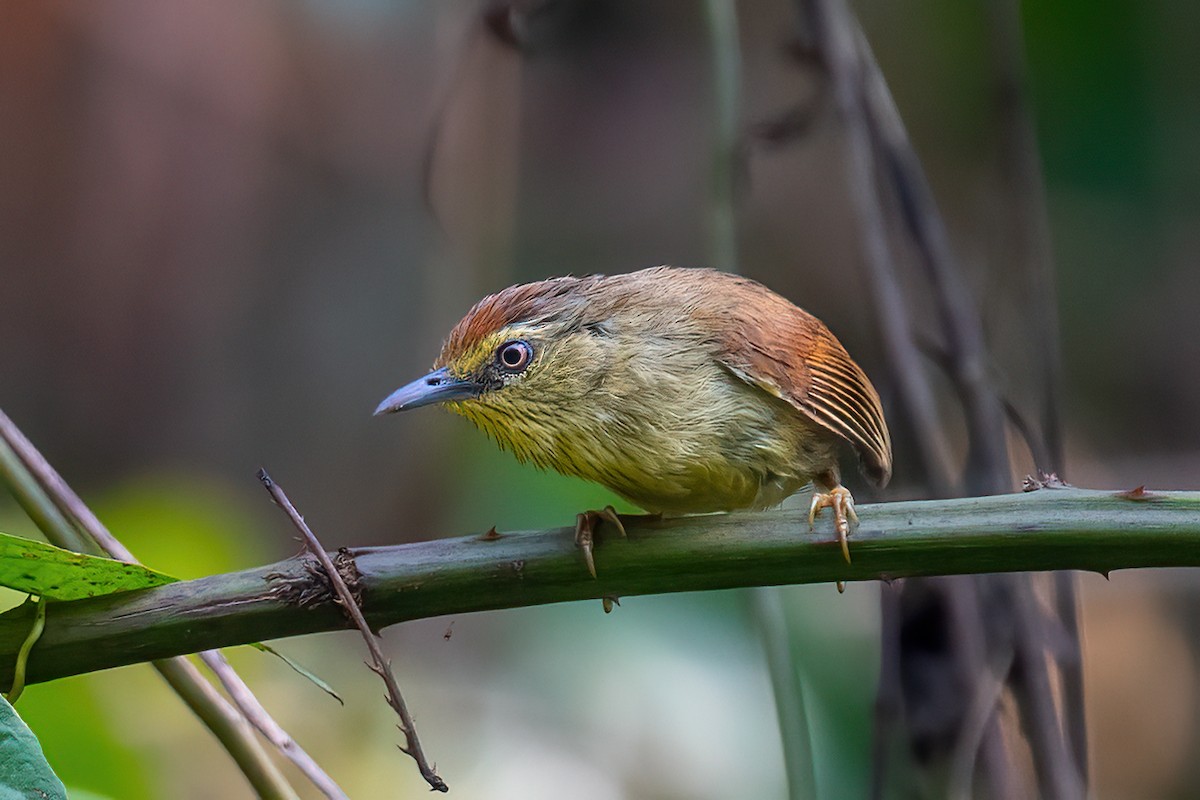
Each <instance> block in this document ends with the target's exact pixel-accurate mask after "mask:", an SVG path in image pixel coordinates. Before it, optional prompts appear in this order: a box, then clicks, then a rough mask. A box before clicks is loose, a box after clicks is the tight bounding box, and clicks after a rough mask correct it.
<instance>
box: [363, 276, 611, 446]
mask: <svg viewBox="0 0 1200 800" xmlns="http://www.w3.org/2000/svg"><path fill="white" fill-rule="evenodd" d="M594 282H595V279H594V278H554V279H551V280H545V281H540V282H537V283H530V284H522V285H518V286H511V287H509V288H507V289H505V290H503V291H501V292H498V293H496V294H494V295H490V296H488V297H485V298H484V299H482V300H480V301H479V302H478V303H476V304H475V307H474V308H472V309H471V310H470V311H469V312H467V315H466V316H465V317H463V318H462V320H461V321H460V322H459V323H458V324H457V325H455V326H454V329H453V330H452V331H451V332H450V335H449V336H448V337H447V338H446V342H445V344H444V345H443V346H442V352H441V354H440V355H439V356H438V358H437V360H436V361H435V362H434V365H433V366H434V369H433V371H432V372H430V373H429V374H428V375H425V376H424V377H421V378H418V379H417V380H415V381H413V382H412V383H409V384H407V385H405V386H402V387H400V388H399V389H397V390H396V391H395V392H393V393H392V394H391V395H389V396H388V397H387V398H386V399H385V400H384V401H383V402H382V403H380V404H379V407H378V408H377V409H375V414H376V415H379V414H387V413H393V412H397V411H407V410H409V409H411V408H418V407H420V406H425V405H431V404H434V403H438V404H442V405H444V406H446V407H447V408H449V409H450V410H451V411H454V412H456V413H458V414H462V415H463V416H465V417H467V418H469V419H470V420H471V421H472V422H474V423H475V424H477V425H479V426H480V427H481V428H483V429H484V430H485V431H486V432H487V433H488V434H490V435H491V436H493V438H495V439H497V441H499V442H500V444H502V445H504V446H507V447H509V448H510V449H512V450H513V451H514V452H515V453H516V454H517V455H518V456H519V457H521V458H523V459H524V458H526V457H535V455H536V454H535V453H533V452H531V449H530V448H531V445H532V444H533V443H532V442H530V441H527V440H529V439H531V438H533V439H535V440H537V439H539V438H540V439H542V440H544V439H545V436H546V435H547V434H553V433H554V432H555V428H556V426H560V425H562V424H563V418H564V415H565V414H569V413H570V410H571V408H572V401H573V400H578V399H579V398H581V397H583V396H584V395H585V394H586V393H587V392H588V390H589V389H590V388H591V387H592V386H593V385H594V384H595V382H596V381H597V380H598V379H599V377H600V373H601V372H602V370H603V369H604V366H605V359H604V358H603V352H602V351H603V350H604V347H603V345H602V344H601V343H598V342H597V341H595V340H596V338H597V337H596V336H595V328H596V326H595V325H591V326H589V324H588V319H587V318H588V308H589V298H588V291H587V290H588V289H589V288H590V287H591V286H592V285H594Z"/></svg>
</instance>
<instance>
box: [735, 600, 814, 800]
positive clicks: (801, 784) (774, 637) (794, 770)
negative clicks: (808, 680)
mask: <svg viewBox="0 0 1200 800" xmlns="http://www.w3.org/2000/svg"><path fill="white" fill-rule="evenodd" d="M780 592H781V590H780V589H778V588H776V587H773V586H772V587H763V588H758V589H752V590H750V592H749V593H748V595H747V596H748V598H749V601H750V610H751V613H752V614H753V615H754V621H755V623H756V627H757V628H758V632H759V641H761V642H762V646H763V650H764V651H765V653H764V654H765V656H766V660H767V669H768V671H769V672H770V675H771V687H772V689H773V690H774V694H775V714H776V716H777V717H778V720H779V736H780V739H781V740H782V744H783V763H784V767H785V768H786V771H787V782H788V797H790V798H792V800H807V798H812V797H816V796H817V778H816V767H815V765H814V764H813V748H812V734H811V733H810V731H809V718H808V713H807V711H806V710H805V705H804V682H803V681H802V680H801V677H800V670H799V667H798V665H797V664H796V661H795V659H794V658H792V651H791V634H790V632H789V630H788V624H787V616H786V613H785V610H784V607H783V600H782V597H781V596H780Z"/></svg>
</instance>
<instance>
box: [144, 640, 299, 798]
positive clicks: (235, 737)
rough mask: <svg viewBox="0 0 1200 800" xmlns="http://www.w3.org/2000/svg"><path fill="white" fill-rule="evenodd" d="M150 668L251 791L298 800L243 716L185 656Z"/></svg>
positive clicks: (160, 662) (266, 795)
mask: <svg viewBox="0 0 1200 800" xmlns="http://www.w3.org/2000/svg"><path fill="white" fill-rule="evenodd" d="M154 668H155V669H157V670H158V672H159V674H160V675H162V676H163V678H164V679H166V681H167V683H168V684H170V686H171V688H172V689H174V690H175V693H176V694H177V695H179V696H180V697H181V698H182V699H183V702H185V703H187V705H188V708H190V709H191V710H192V712H193V713H195V715H196V716H197V717H199V718H200V720H201V721H202V722H203V723H204V724H205V725H206V726H208V729H209V730H210V731H212V733H213V736H215V737H216V738H217V740H218V741H219V742H220V743H221V744H222V746H224V748H225V749H226V750H227V751H228V752H229V755H231V756H232V757H233V760H234V761H235V762H236V763H237V765H238V768H240V769H241V771H242V772H243V774H245V776H246V779H247V780H248V781H249V782H250V785H251V786H253V787H254V791H255V792H257V793H258V795H259V797H261V798H269V800H299V795H297V794H296V792H295V790H294V789H292V787H291V786H290V785H289V784H288V782H287V779H286V778H284V777H283V773H281V772H280V771H279V767H277V766H275V762H274V761H272V760H271V759H270V758H268V757H267V754H266V751H264V750H263V748H262V745H260V744H259V743H258V740H257V739H255V738H254V731H253V730H251V728H250V723H249V722H247V721H246V718H245V717H243V716H242V715H241V714H239V713H238V711H237V709H236V708H234V707H233V706H231V705H230V704H229V701H228V700H226V699H225V698H224V697H222V696H221V695H220V693H218V692H217V690H216V689H215V688H213V685H212V684H211V683H209V682H208V681H207V680H205V679H204V676H203V675H201V674H200V670H198V669H196V666H195V665H194V664H193V663H192V662H190V661H188V660H187V658H186V657H183V656H180V657H178V658H171V659H167V660H165V661H156V662H154Z"/></svg>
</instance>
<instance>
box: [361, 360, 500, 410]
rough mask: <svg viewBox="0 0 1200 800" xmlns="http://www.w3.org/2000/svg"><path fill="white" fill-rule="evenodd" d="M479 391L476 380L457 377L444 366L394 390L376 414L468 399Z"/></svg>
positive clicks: (476, 395)
mask: <svg viewBox="0 0 1200 800" xmlns="http://www.w3.org/2000/svg"><path fill="white" fill-rule="evenodd" d="M479 392H480V389H479V385H478V384H476V383H475V382H474V381H469V380H462V379H460V378H456V377H454V376H453V375H451V374H450V370H449V369H448V368H447V367H442V368H441V369H438V370H434V371H433V372H431V373H429V374H428V375H426V376H425V377H424V378H417V379H416V380H415V381H413V382H412V383H410V384H408V385H406V386H401V387H400V388H399V389H397V390H396V391H394V392H392V393H391V394H390V395H388V396H387V399H386V400H384V401H383V402H382V403H380V404H379V407H378V408H376V409H375V416H379V415H380V414H391V413H394V412H396V411H407V410H409V409H410V408H418V407H420V406H427V405H431V404H433V403H445V402H447V401H449V400H466V399H468V398H471V397H478V396H479Z"/></svg>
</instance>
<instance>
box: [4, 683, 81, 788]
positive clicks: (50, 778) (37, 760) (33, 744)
mask: <svg viewBox="0 0 1200 800" xmlns="http://www.w3.org/2000/svg"><path fill="white" fill-rule="evenodd" d="M31 798H37V800H67V790H66V789H65V788H63V785H62V781H60V780H59V779H58V776H57V775H55V774H54V770H52V769H50V765H49V764H47V763H46V756H45V755H43V753H42V746H41V745H40V744H39V743H38V740H37V737H36V736H34V735H33V731H31V730H29V727H28V726H27V725H26V724H25V723H24V722H23V721H22V720H21V718H20V717H18V716H17V712H16V711H15V710H14V709H13V707H12V706H10V705H9V704H8V701H7V700H5V699H4V698H3V697H0V800H31Z"/></svg>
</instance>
